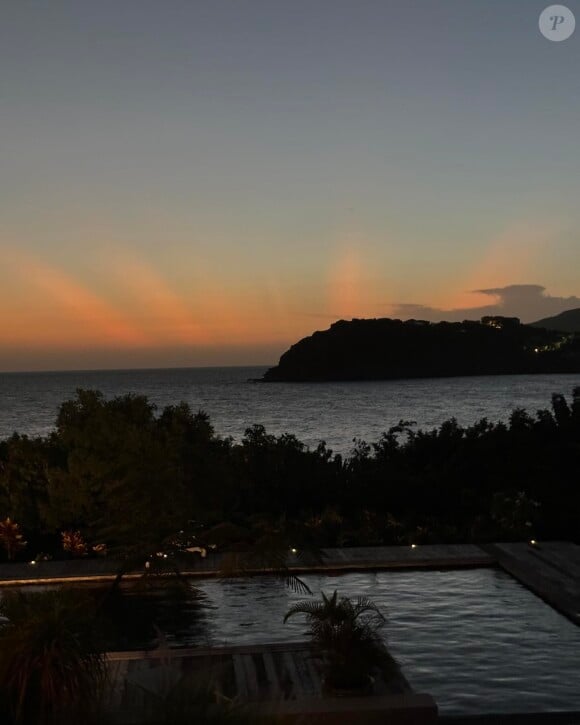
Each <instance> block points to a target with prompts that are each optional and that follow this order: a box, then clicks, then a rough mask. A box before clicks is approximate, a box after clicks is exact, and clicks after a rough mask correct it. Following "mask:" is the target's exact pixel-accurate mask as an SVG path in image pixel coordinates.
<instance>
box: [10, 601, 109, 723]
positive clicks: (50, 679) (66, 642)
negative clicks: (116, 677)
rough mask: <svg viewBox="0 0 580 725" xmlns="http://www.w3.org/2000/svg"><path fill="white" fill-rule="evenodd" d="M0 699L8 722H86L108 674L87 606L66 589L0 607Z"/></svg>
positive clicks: (98, 699) (93, 620) (96, 631)
mask: <svg viewBox="0 0 580 725" xmlns="http://www.w3.org/2000/svg"><path fill="white" fill-rule="evenodd" d="M0 615H1V617H0V694H1V699H3V700H5V701H7V702H8V706H9V711H10V717H11V719H12V722H14V723H17V724H20V723H38V724H42V725H49V724H51V725H52V724H53V723H59V725H62V724H64V723H69V722H70V723H73V722H79V721H80V720H81V718H82V720H83V721H84V722H87V719H89V715H90V714H91V712H92V710H93V706H96V705H97V704H98V703H100V702H101V700H102V697H101V696H102V695H103V693H104V688H105V685H106V683H107V668H106V662H105V657H104V654H103V652H102V650H101V642H100V636H99V633H98V631H99V628H98V627H96V626H95V616H94V611H93V609H92V607H91V606H90V600H89V599H88V598H86V597H85V596H83V595H81V594H79V593H78V592H74V591H72V590H67V589H56V590H50V591H44V592H34V593H30V592H27V593H24V592H21V591H16V592H8V593H6V594H5V595H3V599H2V601H1V602H0Z"/></svg>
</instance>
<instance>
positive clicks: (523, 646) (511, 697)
mask: <svg viewBox="0 0 580 725" xmlns="http://www.w3.org/2000/svg"><path fill="white" fill-rule="evenodd" d="M304 580H305V581H306V582H307V583H308V585H309V586H310V588H311V589H312V591H313V593H315V594H318V593H319V592H320V590H321V589H323V590H324V591H325V592H327V593H328V592H332V591H333V590H334V589H338V590H339V593H340V594H345V595H350V596H358V595H366V596H368V597H370V598H371V599H372V600H373V601H374V602H375V603H376V604H378V605H379V606H380V607H381V609H382V610H383V611H384V613H385V614H386V615H387V618H388V621H387V625H386V627H385V629H384V634H385V636H386V638H387V642H388V646H389V649H390V651H391V653H392V654H393V655H394V656H395V657H396V658H397V660H398V661H399V663H400V664H401V666H402V668H403V671H404V673H405V676H406V677H407V679H408V680H409V682H410V683H411V685H412V687H413V688H414V689H415V690H416V691H418V692H427V693H429V694H431V695H433V696H434V697H435V699H436V701H437V703H438V705H439V707H440V710H441V712H442V713H445V714H467V713H493V712H505V713H508V712H532V711H533V712H547V711H557V710H579V709H580V628H578V627H577V626H575V625H574V624H572V623H571V622H569V621H568V620H567V619H565V618H564V617H562V616H561V615H559V614H558V613H557V612H556V611H555V610H553V609H552V608H551V607H549V606H547V605H546V604H544V602H542V601H541V600H540V599H538V598H537V597H536V596H535V595H533V594H532V593H531V592H529V591H528V590H527V589H525V588H524V587H523V586H521V585H520V584H519V583H518V582H516V581H515V580H514V579H512V578H511V577H510V576H509V575H507V574H505V573H504V572H502V571H500V570H497V569H467V570H465V569H464V570H451V571H450V570H445V571H400V572H392V571H391V572H378V573H373V572H364V573H349V574H344V575H340V576H323V575H309V576H306V577H304ZM199 586H200V589H201V590H202V592H203V598H204V599H205V603H206V607H207V609H206V614H205V615H204V618H205V619H206V623H205V627H204V632H203V634H202V635H201V639H202V641H203V642H210V643H212V644H216V645H217V644H226V643H228V644H242V643H250V642H274V641H284V640H293V639H304V630H305V627H304V622H303V621H300V619H299V618H295V619H291V620H290V621H289V622H288V623H287V624H286V625H284V624H282V619H283V616H284V614H285V612H286V611H287V609H288V607H289V606H290V604H291V603H292V602H294V601H297V600H300V599H304V598H305V597H304V596H301V595H297V594H294V593H293V592H291V591H290V590H288V589H287V588H286V587H285V586H284V584H283V583H281V582H279V581H276V580H275V579H271V578H260V577H255V578H252V579H238V580H236V579H234V580H229V581H225V582H224V581H215V580H213V581H212V580H206V581H203V582H201V583H200V584H199ZM204 609H205V608H204ZM189 642H190V644H197V643H201V641H200V639H199V634H198V635H197V636H196V637H194V638H193V639H190V640H189Z"/></svg>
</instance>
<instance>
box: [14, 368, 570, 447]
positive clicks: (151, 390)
mask: <svg viewBox="0 0 580 725" xmlns="http://www.w3.org/2000/svg"><path fill="white" fill-rule="evenodd" d="M265 369H266V368H263V367H251V368H250V367H238V368H189V369H174V370H118V371H94V372H53V373H1V374H0V439H1V438H5V437H6V436H8V435H10V434H11V433H13V432H14V431H18V432H20V433H27V434H46V433H48V432H49V431H50V430H51V429H52V427H53V425H54V421H55V416H56V413H57V410H58V406H59V404H60V403H61V402H62V401H63V400H66V399H67V398H70V397H72V396H73V395H74V392H75V389H76V388H92V389H98V390H101V391H102V392H103V393H104V394H105V395H106V396H107V397H112V396H115V395H123V394H125V393H142V394H144V395H146V396H147V397H148V398H149V399H150V400H151V401H152V402H154V403H155V404H156V405H157V406H159V407H160V408H161V407H163V406H165V405H169V404H174V403H178V402H180V401H182V400H183V401H186V402H187V403H189V404H190V405H191V407H192V408H193V409H194V410H199V409H202V410H205V411H206V412H207V413H209V415H210V416H211V421H212V423H213V425H214V427H215V429H216V431H217V432H218V433H219V434H221V435H224V436H233V437H234V438H235V439H237V440H239V439H240V438H241V437H242V436H243V434H244V430H245V429H246V428H247V427H248V426H250V425H252V424H254V423H261V424H263V425H265V426H266V429H267V430H268V431H269V432H271V433H275V434H280V433H294V434H295V435H296V436H297V437H298V438H299V439H300V440H302V441H304V442H305V443H307V444H308V445H311V446H312V445H316V444H317V443H318V442H319V441H320V440H325V441H326V442H327V444H328V445H329V446H330V447H331V448H332V449H333V450H334V451H336V452H340V453H348V452H349V451H350V449H351V446H352V441H353V438H363V439H365V440H367V441H369V442H371V441H375V440H378V438H379V437H380V435H381V433H382V432H383V431H385V430H387V429H388V428H389V427H390V426H391V425H395V424H396V423H398V422H399V420H400V419H405V420H413V421H416V423H417V424H418V427H422V428H432V427H435V426H438V425H440V424H441V423H442V422H443V421H444V420H446V419H448V418H450V417H451V416H455V417H456V418H457V420H458V421H459V422H460V423H463V424H468V423H473V422H475V421H477V420H479V419H480V418H482V417H487V418H489V419H490V420H493V421H496V420H505V419H506V418H507V417H508V416H509V413H510V411H511V410H513V409H514V408H516V407H522V408H526V409H527V410H528V411H529V412H530V413H534V412H535V411H536V410H537V409H539V408H546V407H549V404H550V396H551V394H552V393H563V394H565V395H566V396H568V397H569V396H570V395H571V393H572V389H573V388H574V386H578V385H580V375H506V376H489V377H466V378H425V379H421V380H396V381H379V382H359V383H357V382H349V383H276V384H267V385H266V384H258V383H252V382H249V379H250V378H258V377H260V376H261V375H262V373H263V372H264V370H265Z"/></svg>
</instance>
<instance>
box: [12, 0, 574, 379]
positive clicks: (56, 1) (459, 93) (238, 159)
mask: <svg viewBox="0 0 580 725" xmlns="http://www.w3.org/2000/svg"><path fill="white" fill-rule="evenodd" d="M548 4H549V3H548V2H546V1H545V0H544V1H543V2H536V1H535V0H511V1H509V2H506V0H398V2H394V1H391V0H348V1H347V0H293V1H292V2H289V0H284V1H282V0H154V1H152V0H66V1H65V0H51V1H50V2H38V1H37V0H33V1H31V0H17V1H16V2H5V3H2V7H1V9H0V370H43V369H74V368H101V367H104V368H115V367H170V366H188V365H192V366H193V365H235V364H269V363H274V362H276V361H277V359H278V357H279V355H280V354H281V353H282V352H283V351H284V350H285V349H286V347H287V346H288V345H289V344H291V343H292V342H295V341H296V340H297V339H299V338H300V337H303V336H305V335H307V334H310V333H311V332H312V331H313V330H315V329H324V328H327V327H328V326H329V324H330V323H331V322H332V321H334V320H336V319H338V318H341V317H342V318H351V317H384V316H398V317H403V318H405V317H423V318H426V319H443V318H445V319H463V318H465V317H476V318H477V317H479V316H481V314H485V313H486V312H500V313H501V312H504V313H506V314H515V315H518V316H520V317H522V319H523V320H524V321H532V320H534V319H538V318H540V317H544V316H547V315H550V314H555V313H556V312H559V311H561V310H564V309H569V308H571V307H580V299H579V297H580V274H579V270H580V203H579V199H580V183H579V182H580V133H579V129H580V73H579V69H580V30H578V29H577V31H576V33H575V35H573V36H572V38H570V39H569V40H567V41H565V42H562V43H554V42H549V41H548V40H546V39H544V38H543V37H542V35H541V34H540V33H539V30H538V16H539V14H540V12H541V10H542V9H543V8H544V7H546V5H548ZM566 5H567V6H568V7H570V8H571V9H572V10H573V11H574V12H575V13H576V18H577V22H578V23H580V0H568V2H566Z"/></svg>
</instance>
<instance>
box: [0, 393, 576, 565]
mask: <svg viewBox="0 0 580 725" xmlns="http://www.w3.org/2000/svg"><path fill="white" fill-rule="evenodd" d="M579 470H580V388H576V389H575V391H574V394H573V397H572V400H571V401H567V400H566V399H565V398H564V396H562V395H554V396H553V399H552V404H551V408H550V409H546V410H540V411H538V412H537V413H535V414H534V415H530V414H528V413H526V412H524V411H522V410H516V411H514V412H513V413H512V415H511V417H510V420H509V422H507V423H492V422H489V421H487V420H485V419H484V420H481V421H479V422H478V423H476V424H474V425H472V426H469V427H462V426H460V425H458V424H457V423H456V422H455V421H454V420H453V419H451V420H449V421H447V422H446V423H444V424H443V425H442V426H441V427H440V428H438V429H434V430H431V431H416V430H414V428H413V426H412V425H411V424H408V423H405V422H401V424H400V425H398V426H396V427H394V428H392V429H391V430H389V431H388V432H386V433H384V434H383V436H382V437H381V439H380V440H379V441H377V442H375V443H372V444H368V443H365V442H363V441H360V440H357V441H355V442H354V444H353V450H352V454H351V455H350V456H349V457H348V458H343V457H341V456H340V455H334V454H333V453H332V451H330V450H328V449H327V447H326V446H325V444H324V443H321V444H320V445H319V446H318V447H317V448H316V449H314V450H309V449H308V448H307V447H306V446H305V445H304V444H302V443H301V442H300V441H299V440H297V439H296V438H295V437H294V436H293V435H290V434H286V435H281V436H277V437H276V436H273V435H270V434H268V433H267V431H266V430H264V428H263V427H261V426H254V427H252V428H249V429H248V430H247V431H246V433H245V436H244V438H243V440H242V441H241V442H240V443H234V442H233V441H232V440H231V439H222V438H220V437H219V436H217V435H216V434H215V433H214V430H213V429H212V426H211V424H210V421H209V419H208V417H207V415H205V414H204V413H201V412H200V413H196V414H194V413H192V411H191V410H190V409H189V408H188V406H187V405H185V404H182V405H178V406H171V407H167V408H165V409H164V410H163V411H162V412H161V413H160V414H156V411H155V409H154V406H152V405H151V404H150V403H149V402H148V401H147V399H146V398H145V397H142V396H138V395H132V396H124V397H119V398H114V399H112V400H105V399H104V397H103V396H102V395H101V394H100V393H98V392H96V391H89V390H79V391H78V392H77V396H76V397H75V399H74V400H69V401H67V402H65V403H63V404H62V406H61V408H60V411H59V413H58V418H57V421H56V429H55V431H54V433H52V434H51V435H50V436H48V437H46V438H28V437H26V436H22V435H18V434H14V435H13V436H12V437H11V438H9V439H7V440H4V441H2V442H1V443H0V556H2V557H3V558H4V559H5V560H6V559H13V560H18V559H20V560H30V559H35V558H44V557H54V558H66V557H75V556H76V557H83V556H103V555H107V554H108V555H109V556H111V555H113V556H124V557H126V558H128V559H130V558H131V557H133V556H134V557H139V556H144V555H145V554H147V555H148V556H149V555H151V554H152V553H154V552H158V551H159V550H160V549H161V550H162V551H165V552H167V551H171V550H183V549H185V548H186V547H188V546H189V547H191V546H195V545H199V546H203V547H206V546H208V547H209V546H212V547H217V548H218V549H222V550H224V549H226V550H230V551H231V552H232V554H233V555H234V558H235V555H236V554H239V553H240V552H244V551H248V549H249V548H251V547H256V546H257V549H258V550H259V549H260V547H261V548H262V549H263V550H267V551H269V552H272V551H273V550H276V549H277V548H278V549H279V550H284V549H285V547H286V546H288V547H292V546H296V545H299V546H300V547H302V548H304V549H307V548H310V549H312V550H314V549H315V548H316V547H321V546H356V545H374V544H405V543H411V542H413V543H414V542H417V543H422V542H425V543H447V542H470V541H472V542H484V541H498V540H507V539H512V540H517V539H520V540H521V539H522V538H532V537H533V538H537V539H541V538H544V539H548V538H549V539H569V540H574V541H579V540H580V538H579V536H580V534H579V531H580V529H579V527H578V520H579V514H580V480H579V477H578V472H579ZM285 550H286V551H288V549H287V548H286V549H285ZM255 552H256V550H254V553H255Z"/></svg>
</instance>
